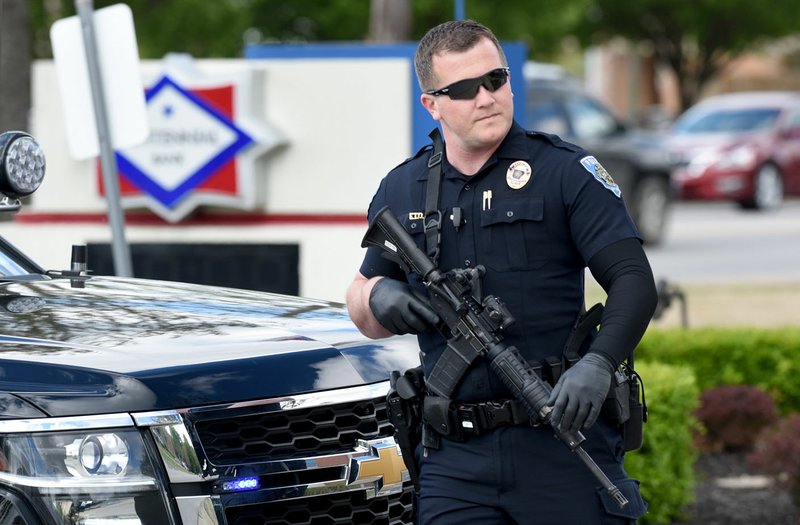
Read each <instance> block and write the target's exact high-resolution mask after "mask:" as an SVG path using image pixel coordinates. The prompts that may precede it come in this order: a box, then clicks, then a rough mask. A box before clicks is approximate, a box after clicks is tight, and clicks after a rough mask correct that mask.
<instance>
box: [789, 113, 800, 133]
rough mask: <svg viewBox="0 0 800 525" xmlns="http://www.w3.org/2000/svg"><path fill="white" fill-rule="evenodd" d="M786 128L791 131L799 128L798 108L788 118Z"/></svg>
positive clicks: (799, 115)
mask: <svg viewBox="0 0 800 525" xmlns="http://www.w3.org/2000/svg"><path fill="white" fill-rule="evenodd" d="M788 128H789V129H790V130H792V131H796V130H800V110H797V111H795V112H794V115H792V117H791V118H790V119H789V124H788Z"/></svg>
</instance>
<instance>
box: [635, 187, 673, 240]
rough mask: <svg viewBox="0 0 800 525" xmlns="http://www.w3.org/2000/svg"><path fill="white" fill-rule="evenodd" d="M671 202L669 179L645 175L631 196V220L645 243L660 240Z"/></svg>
mask: <svg viewBox="0 0 800 525" xmlns="http://www.w3.org/2000/svg"><path fill="white" fill-rule="evenodd" d="M671 202H672V198H671V195H670V187H669V181H668V180H667V179H666V178H664V177H659V176H657V175H647V176H645V177H644V178H643V179H642V180H641V181H640V182H639V184H637V186H636V191H635V193H634V196H633V202H632V203H631V204H632V206H631V207H632V209H633V214H632V215H633V220H634V222H635V223H636V228H637V229H638V230H639V235H641V237H642V240H643V241H644V243H645V244H650V245H655V244H658V243H660V242H661V241H662V239H663V237H664V231H665V229H666V225H667V216H668V213H669V208H670V205H671Z"/></svg>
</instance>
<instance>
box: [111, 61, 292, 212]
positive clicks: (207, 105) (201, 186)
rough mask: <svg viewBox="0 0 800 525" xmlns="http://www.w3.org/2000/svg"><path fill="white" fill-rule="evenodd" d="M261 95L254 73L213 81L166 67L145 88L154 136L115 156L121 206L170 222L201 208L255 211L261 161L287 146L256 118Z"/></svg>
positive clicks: (185, 66)
mask: <svg viewBox="0 0 800 525" xmlns="http://www.w3.org/2000/svg"><path fill="white" fill-rule="evenodd" d="M262 90H263V86H262V84H261V83H260V82H258V78H257V76H256V73H255V72H254V71H251V70H245V71H242V72H240V73H237V74H234V75H227V76H214V77H213V78H207V77H205V76H203V75H202V74H200V73H199V72H197V71H196V70H195V69H194V68H193V67H192V66H191V63H188V62H186V61H184V62H183V63H181V64H179V65H171V64H169V63H168V64H167V67H166V68H165V72H164V73H163V74H162V75H161V76H160V77H158V79H157V80H156V81H155V82H154V83H153V84H152V85H151V86H150V87H149V88H146V90H145V91H146V102H147V113H148V122H149V126H150V136H149V138H148V139H147V141H146V142H145V143H144V144H142V145H140V146H136V147H133V148H129V149H125V150H121V151H118V152H117V155H116V159H117V166H118V170H119V174H120V194H121V197H122V205H123V207H125V208H135V207H147V208H149V209H151V210H152V211H153V212H154V213H156V214H157V215H159V216H160V217H161V218H163V219H164V220H166V221H169V222H179V221H180V220H182V219H183V218H185V217H186V216H187V215H188V214H190V213H191V212H192V211H194V210H195V209H196V208H197V207H198V206H201V205H212V206H225V207H233V208H241V209H252V208H253V207H254V205H255V199H256V189H255V179H256V175H257V174H256V161H257V160H258V158H259V157H260V156H261V155H262V154H264V153H265V152H267V151H268V150H270V149H273V148H275V147H276V146H278V145H279V144H280V143H282V142H283V138H282V137H281V135H280V133H278V132H277V131H276V130H274V129H273V128H271V127H270V126H269V125H268V124H267V123H266V122H263V121H260V120H259V115H256V114H255V111H254V107H255V106H256V100H257V97H260V96H262ZM101 191H102V190H101Z"/></svg>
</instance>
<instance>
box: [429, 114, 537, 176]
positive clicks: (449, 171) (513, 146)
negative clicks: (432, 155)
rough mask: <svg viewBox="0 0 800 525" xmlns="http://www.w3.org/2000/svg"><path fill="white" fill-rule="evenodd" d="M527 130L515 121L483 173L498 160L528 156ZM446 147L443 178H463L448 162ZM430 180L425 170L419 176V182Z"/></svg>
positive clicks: (443, 159) (483, 169)
mask: <svg viewBox="0 0 800 525" xmlns="http://www.w3.org/2000/svg"><path fill="white" fill-rule="evenodd" d="M526 136H527V135H526V134H525V130H524V129H523V128H522V126H520V125H519V124H518V123H517V121H516V120H515V121H513V122H512V123H511V129H509V130H508V134H507V135H506V137H505V138H504V139H503V142H501V143H500V146H499V147H498V148H497V150H496V151H495V152H494V153H493V154H492V156H491V157H489V160H487V161H486V164H485V165H484V167H483V168H482V169H481V171H480V172H478V173H481V172H483V171H485V170H486V168H488V167H490V166H493V165H494V164H495V163H496V162H497V159H523V158H525V157H526V155H527V154H528V150H527V141H526V140H525V139H526ZM446 149H447V148H446V147H445V155H443V156H442V176H443V177H444V178H446V179H453V178H462V177H464V175H462V174H461V173H459V172H458V170H456V169H455V168H453V166H451V165H450V163H449V162H447V154H446ZM427 178H428V170H424V171H422V172H420V173H419V174H418V175H417V180H426V179H427Z"/></svg>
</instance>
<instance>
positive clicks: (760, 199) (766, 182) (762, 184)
mask: <svg viewBox="0 0 800 525" xmlns="http://www.w3.org/2000/svg"><path fill="white" fill-rule="evenodd" d="M781 204H783V177H781V173H780V171H778V168H777V167H776V166H775V165H774V164H765V165H763V166H761V169H759V170H758V173H756V177H755V179H754V180H753V196H752V197H751V198H750V199H748V200H746V201H744V202H741V203H740V205H741V206H742V207H743V208H745V209H750V210H759V211H769V210H775V209H777V208H779V207H780V205H781Z"/></svg>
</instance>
